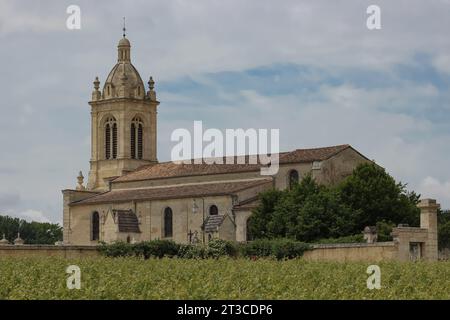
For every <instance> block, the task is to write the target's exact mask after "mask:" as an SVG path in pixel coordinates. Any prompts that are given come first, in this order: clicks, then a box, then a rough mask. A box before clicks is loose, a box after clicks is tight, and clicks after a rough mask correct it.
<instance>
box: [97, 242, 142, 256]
mask: <svg viewBox="0 0 450 320" xmlns="http://www.w3.org/2000/svg"><path fill="white" fill-rule="evenodd" d="M98 250H99V251H100V253H102V254H103V255H105V256H107V257H130V256H134V255H135V251H134V246H133V245H132V244H130V243H126V242H123V241H117V242H113V243H110V244H106V243H101V244H100V246H99V247H98Z"/></svg>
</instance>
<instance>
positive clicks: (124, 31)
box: [122, 17, 127, 38]
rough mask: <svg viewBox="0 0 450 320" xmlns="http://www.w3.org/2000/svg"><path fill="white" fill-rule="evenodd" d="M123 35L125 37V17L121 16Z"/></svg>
mask: <svg viewBox="0 0 450 320" xmlns="http://www.w3.org/2000/svg"><path fill="white" fill-rule="evenodd" d="M122 30H123V37H124V38H125V35H126V31H127V28H125V17H123V29H122Z"/></svg>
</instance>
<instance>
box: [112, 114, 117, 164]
mask: <svg viewBox="0 0 450 320" xmlns="http://www.w3.org/2000/svg"><path fill="white" fill-rule="evenodd" d="M112 140H113V141H112V146H113V150H112V157H113V159H116V158H117V123H114V124H113V137H112Z"/></svg>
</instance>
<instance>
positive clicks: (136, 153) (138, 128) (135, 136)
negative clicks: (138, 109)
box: [130, 117, 144, 159]
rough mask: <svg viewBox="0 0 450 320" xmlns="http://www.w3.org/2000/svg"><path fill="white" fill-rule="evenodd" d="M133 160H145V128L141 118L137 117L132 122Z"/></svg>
mask: <svg viewBox="0 0 450 320" xmlns="http://www.w3.org/2000/svg"><path fill="white" fill-rule="evenodd" d="M130 131H131V137H130V145H131V150H130V151H131V158H132V159H142V158H143V154H144V153H143V147H144V141H143V139H144V137H143V134H144V127H143V123H142V120H141V118H138V117H135V118H133V120H132V121H131V128H130Z"/></svg>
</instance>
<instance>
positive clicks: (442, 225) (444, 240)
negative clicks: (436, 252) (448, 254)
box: [438, 210, 450, 248]
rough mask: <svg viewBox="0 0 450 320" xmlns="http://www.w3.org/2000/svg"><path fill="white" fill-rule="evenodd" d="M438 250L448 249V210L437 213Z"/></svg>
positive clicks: (449, 235)
mask: <svg viewBox="0 0 450 320" xmlns="http://www.w3.org/2000/svg"><path fill="white" fill-rule="evenodd" d="M438 241H439V248H450V210H447V211H441V210H439V212H438Z"/></svg>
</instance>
